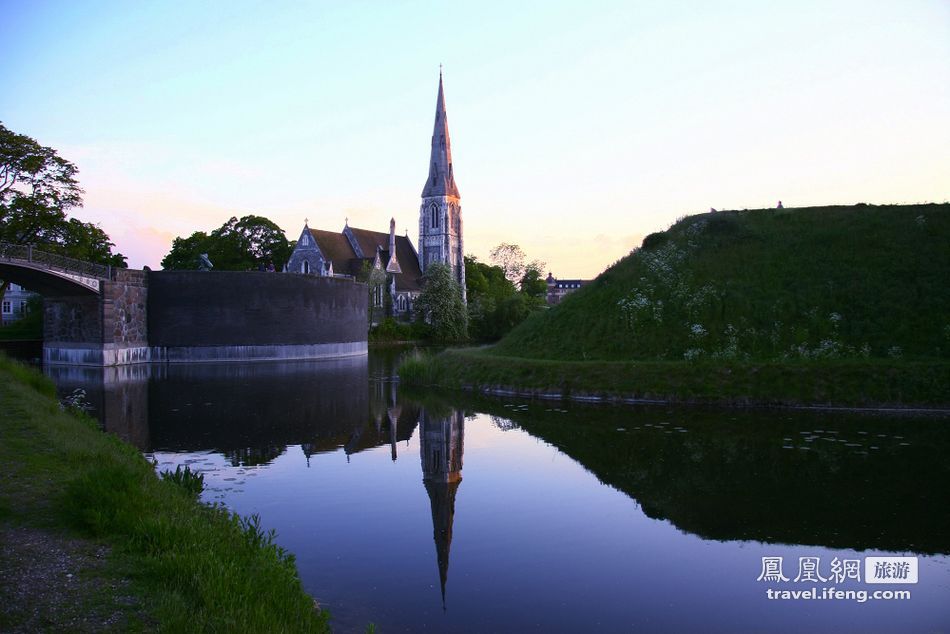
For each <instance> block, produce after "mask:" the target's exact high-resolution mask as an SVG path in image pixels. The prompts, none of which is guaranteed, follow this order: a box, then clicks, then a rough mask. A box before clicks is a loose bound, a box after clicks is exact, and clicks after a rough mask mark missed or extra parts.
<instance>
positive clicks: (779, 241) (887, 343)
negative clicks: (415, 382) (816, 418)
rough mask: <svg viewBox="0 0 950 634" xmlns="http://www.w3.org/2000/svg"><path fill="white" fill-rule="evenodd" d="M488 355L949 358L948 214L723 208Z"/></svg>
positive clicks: (608, 274) (923, 209) (945, 209)
mask: <svg viewBox="0 0 950 634" xmlns="http://www.w3.org/2000/svg"><path fill="white" fill-rule="evenodd" d="M485 352H486V353H487V354H490V355H498V356H504V357H527V358H535V359H553V360H609V361H621V360H623V361H627V360H669V361H673V360H688V361H689V360H697V361H699V360H720V359H721V360H736V361H743V360H751V361H770V360H774V361H778V360H787V361H801V360H806V359H861V358H868V359H874V358H883V359H889V360H896V359H919V360H927V359H931V360H935V359H947V358H950V204H946V203H944V204H927V205H900V206H873V205H863V204H861V205H855V206H847V207H843V206H839V207H809V208H798V209H762V210H749V211H723V212H714V213H707V214H700V215H696V216H689V217H686V218H683V219H681V220H680V221H678V222H677V223H676V224H674V225H673V226H672V227H670V228H669V229H668V230H667V231H664V232H660V233H655V234H651V235H649V236H647V237H646V239H645V240H644V241H643V245H642V247H640V248H639V249H635V250H634V251H633V252H632V253H631V254H630V255H629V256H627V257H625V258H623V259H622V260H620V261H619V262H617V263H616V264H614V265H613V266H611V267H610V268H609V269H607V270H606V271H604V273H602V274H601V275H600V276H599V277H597V279H596V280H594V281H593V282H592V283H591V284H590V285H589V286H587V287H585V288H583V289H581V290H580V291H578V292H576V293H574V294H573V295H570V296H568V297H567V298H566V299H565V300H564V301H563V302H562V303H561V304H560V305H559V306H557V307H555V308H552V309H550V310H548V311H545V312H543V313H540V314H537V315H534V316H532V317H531V318H529V319H528V320H526V321H525V322H523V323H522V324H521V325H520V326H518V327H517V328H516V329H515V330H513V331H512V332H511V333H510V334H509V335H508V336H507V337H505V338H504V339H503V340H502V341H501V342H499V343H498V344H497V345H496V346H494V347H493V348H492V349H490V350H486V351H485Z"/></svg>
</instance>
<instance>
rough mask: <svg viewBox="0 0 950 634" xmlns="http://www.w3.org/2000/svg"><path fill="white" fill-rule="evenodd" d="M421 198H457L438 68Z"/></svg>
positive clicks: (450, 145)
mask: <svg viewBox="0 0 950 634" xmlns="http://www.w3.org/2000/svg"><path fill="white" fill-rule="evenodd" d="M422 196H423V198H426V197H429V196H454V197H455V198H459V190H458V187H456V186H455V174H454V173H453V171H452V143H451V141H450V140H449V122H448V120H447V118H446V115H445V92H444V91H443V89H442V69H441V67H440V68H439V96H438V97H437V98H436V102H435V125H434V126H433V129H432V153H431V156H430V158H429V178H428V180H426V185H425V187H424V188H423V189H422Z"/></svg>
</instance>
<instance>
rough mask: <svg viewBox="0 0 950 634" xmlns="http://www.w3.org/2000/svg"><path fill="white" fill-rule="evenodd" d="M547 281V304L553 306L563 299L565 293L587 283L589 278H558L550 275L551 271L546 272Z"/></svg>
mask: <svg viewBox="0 0 950 634" xmlns="http://www.w3.org/2000/svg"><path fill="white" fill-rule="evenodd" d="M547 283H548V293H547V300H548V306H555V305H557V304H560V303H561V300H562V299H564V297H565V296H566V295H569V294H571V293H573V292H574V291H576V290H577V289H579V288H581V287H582V286H584V285H586V284H589V283H590V280H559V279H557V278H555V277H554V276H553V275H551V273H548V279H547Z"/></svg>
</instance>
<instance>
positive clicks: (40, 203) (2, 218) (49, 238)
mask: <svg viewBox="0 0 950 634" xmlns="http://www.w3.org/2000/svg"><path fill="white" fill-rule="evenodd" d="M78 173H79V170H78V169H77V168H76V166H75V165H73V164H72V163H70V162H69V161H67V160H66V159H64V158H62V157H61V156H59V155H58V154H57V153H56V150H54V149H53V148H49V147H45V146H42V145H40V144H39V143H37V142H36V140H35V139H32V138H30V137H28V136H26V135H25V134H18V133H16V132H13V131H11V130H9V129H7V128H6V126H4V125H3V124H2V123H0V241H3V242H12V243H13V244H32V245H35V246H37V247H38V248H40V249H45V250H48V251H53V252H55V253H60V254H62V255H65V256H68V257H72V258H76V259H80V260H85V261H87V262H94V263H97V264H108V265H111V266H118V267H124V266H126V264H125V256H123V255H122V254H121V253H113V252H112V248H113V247H114V246H115V244H113V243H112V241H111V240H110V239H109V236H108V235H107V234H106V232H105V231H103V230H102V229H101V228H100V227H99V226H98V225H95V224H92V223H88V222H81V221H79V220H76V219H75V218H72V219H67V217H66V211H67V210H69V209H72V208H74V207H81V206H82V194H83V191H82V189H81V188H80V187H79V183H78V182H77V181H76V175H77V174H78ZM8 287H9V283H8V282H7V281H4V282H2V284H0V297H2V296H3V295H4V294H5V293H6V291H7V288H8Z"/></svg>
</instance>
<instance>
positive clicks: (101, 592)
mask: <svg viewBox="0 0 950 634" xmlns="http://www.w3.org/2000/svg"><path fill="white" fill-rule="evenodd" d="M108 555H109V550H108V548H107V547H105V546H102V545H99V544H95V543H93V542H91V541H86V540H82V539H75V538H70V537H66V536H63V535H61V534H57V533H55V532H50V531H46V530H42V529H38V528H33V527H22V526H18V527H13V526H9V525H0V631H2V632H9V633H17V634H19V633H24V634H25V633H32V632H125V631H129V630H132V631H144V630H148V629H150V628H149V627H148V626H147V625H143V621H142V615H141V613H140V609H139V606H138V604H137V600H136V599H135V598H133V596H132V593H131V591H130V590H129V588H128V585H129V582H128V581H126V580H116V578H115V574H114V573H112V572H110V571H109V570H108V564H107V557H108Z"/></svg>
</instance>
